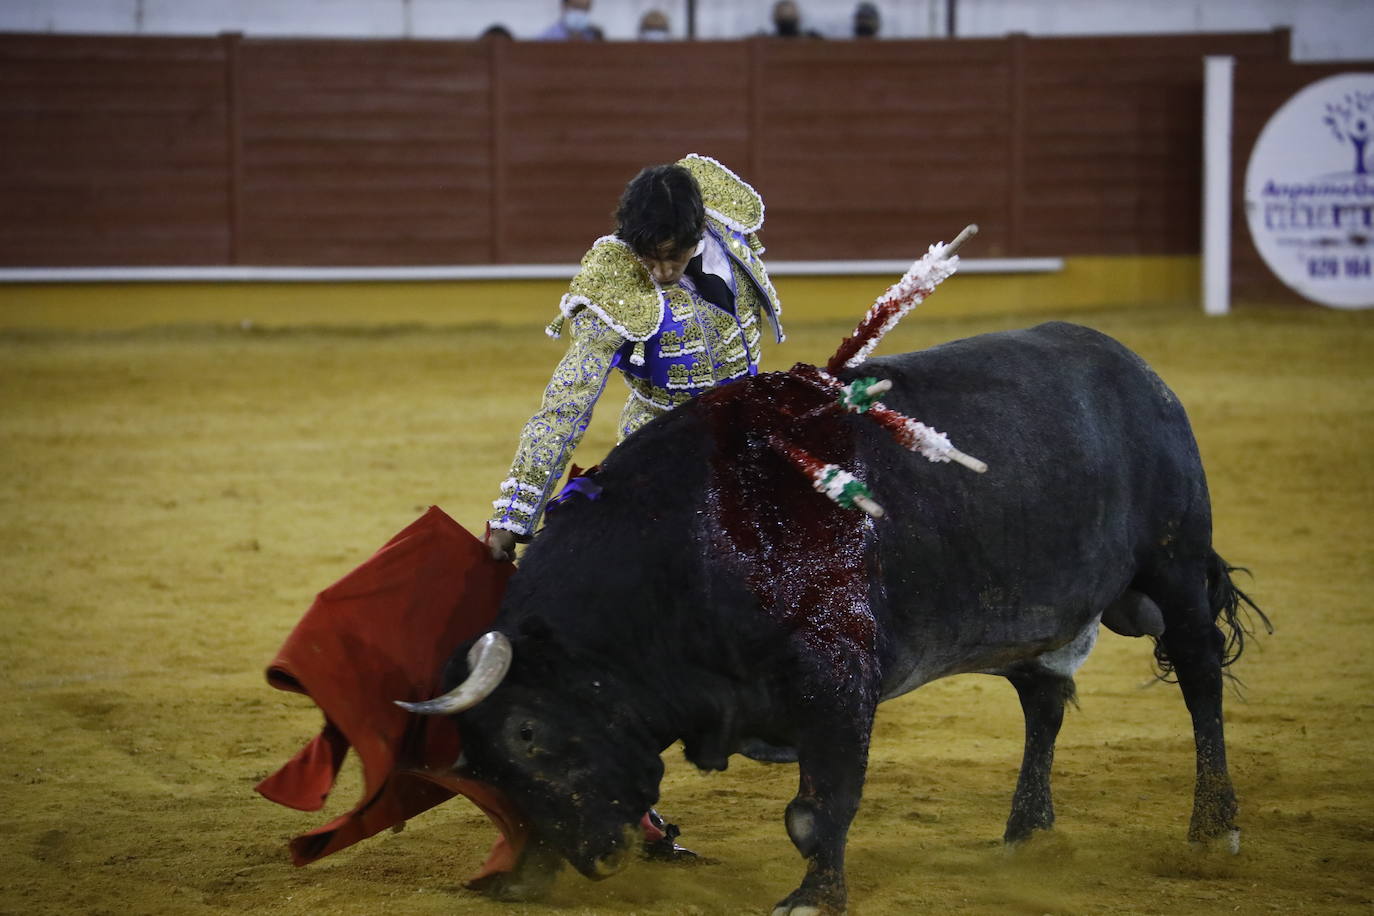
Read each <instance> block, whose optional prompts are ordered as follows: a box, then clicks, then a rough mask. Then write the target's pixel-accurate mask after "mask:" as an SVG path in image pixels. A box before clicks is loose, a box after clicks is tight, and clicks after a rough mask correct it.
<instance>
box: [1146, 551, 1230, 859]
mask: <svg viewBox="0 0 1374 916" xmlns="http://www.w3.org/2000/svg"><path fill="white" fill-rule="evenodd" d="M1140 584H1141V590H1142V591H1144V592H1145V593H1146V594H1147V595H1149V596H1150V597H1151V598H1152V599H1154V601H1155V603H1156V604H1158V605H1159V607H1160V610H1161V611H1162V612H1163V614H1164V633H1163V634H1162V635H1161V636H1160V637H1159V642H1158V648H1159V649H1160V650H1162V652H1157V655H1158V656H1159V659H1160V662H1161V665H1162V667H1163V668H1164V670H1165V671H1166V672H1167V671H1168V670H1170V669H1172V671H1173V674H1174V675H1175V676H1176V677H1177V678H1178V685H1179V688H1180V689H1181V690H1182V692H1183V701H1184V703H1186V704H1187V706H1188V714H1189V715H1190V716H1191V717H1192V720H1193V741H1194V744H1195V746H1196V749H1197V782H1196V784H1195V788H1194V793H1193V816H1192V820H1191V822H1190V823H1189V826H1188V839H1189V840H1190V841H1192V842H1195V843H1205V842H1208V841H1211V840H1215V839H1218V838H1224V839H1225V840H1226V842H1227V844H1228V845H1229V847H1230V848H1231V851H1232V852H1238V851H1239V850H1240V830H1239V829H1238V828H1237V826H1236V810H1237V806H1236V791H1235V788H1234V787H1233V786H1232V784H1231V776H1230V773H1229V772H1228V771H1227V768H1226V738H1225V735H1224V733H1223V727H1222V718H1221V694H1222V662H1223V656H1224V653H1225V649H1226V637H1225V635H1224V634H1223V633H1222V631H1221V630H1220V628H1218V626H1217V623H1216V620H1217V615H1218V611H1219V610H1220V609H1219V608H1214V607H1213V603H1212V601H1211V600H1210V598H1209V595H1208V588H1207V567H1206V564H1205V563H1196V564H1183V563H1179V564H1176V565H1175V566H1172V567H1170V569H1168V570H1167V571H1166V572H1164V573H1161V574H1157V575H1155V576H1153V577H1152V578H1151V579H1150V580H1149V581H1143V582H1141V583H1140Z"/></svg>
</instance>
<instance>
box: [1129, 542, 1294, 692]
mask: <svg viewBox="0 0 1374 916" xmlns="http://www.w3.org/2000/svg"><path fill="white" fill-rule="evenodd" d="M1233 572H1244V573H1248V572H1249V570H1248V569H1245V568H1244V567H1240V566H1229V565H1227V563H1226V561H1225V560H1223V559H1222V558H1221V557H1220V556H1219V555H1218V554H1217V552H1216V551H1212V555H1211V557H1209V558H1208V560H1207V603H1208V606H1209V607H1210V609H1211V612H1212V619H1213V620H1215V621H1216V626H1217V629H1216V631H1215V632H1216V638H1217V640H1218V641H1219V642H1220V643H1221V667H1222V668H1229V667H1230V666H1231V665H1232V664H1234V663H1235V661H1236V660H1237V659H1238V658H1240V656H1241V653H1242V652H1244V651H1245V640H1246V637H1249V636H1254V635H1255V630H1254V618H1253V617H1252V615H1251V612H1253V613H1254V616H1258V617H1259V619H1260V623H1261V624H1263V626H1264V630H1265V632H1266V633H1270V634H1272V633H1273V632H1274V625H1273V624H1272V623H1270V621H1269V618H1268V616H1266V615H1265V613H1264V611H1262V610H1260V608H1259V605H1257V604H1255V602H1254V601H1252V600H1251V599H1250V596H1249V595H1247V594H1245V592H1243V591H1241V590H1240V589H1239V588H1237V587H1236V584H1235V582H1234V581H1233V580H1232V578H1231V573H1233ZM1155 665H1156V666H1157V667H1158V669H1159V671H1158V674H1157V676H1158V677H1159V679H1160V680H1162V681H1170V682H1172V681H1174V680H1175V677H1174V664H1173V662H1172V661H1171V660H1170V659H1169V655H1168V653H1167V652H1166V651H1165V650H1164V644H1163V643H1162V642H1160V641H1159V639H1158V638H1156V639H1155ZM1228 676H1232V677H1233V675H1229V672H1228Z"/></svg>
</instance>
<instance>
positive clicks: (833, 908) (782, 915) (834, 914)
mask: <svg viewBox="0 0 1374 916" xmlns="http://www.w3.org/2000/svg"><path fill="white" fill-rule="evenodd" d="M844 911H845V903H844V897H843V894H841V895H840V897H839V899H830V900H823V899H820V898H819V897H818V896H817V894H816V892H815V891H807V890H804V889H798V890H795V891H793V892H792V893H791V894H789V895H788V896H787V897H786V898H785V899H784V900H783V901H782V902H781V903H779V904H778V905H777V906H775V907H773V916H844Z"/></svg>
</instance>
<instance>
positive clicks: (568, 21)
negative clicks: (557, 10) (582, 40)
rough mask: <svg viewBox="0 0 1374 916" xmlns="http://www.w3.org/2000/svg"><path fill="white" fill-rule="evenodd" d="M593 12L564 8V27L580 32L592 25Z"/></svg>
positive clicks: (570, 30)
mask: <svg viewBox="0 0 1374 916" xmlns="http://www.w3.org/2000/svg"><path fill="white" fill-rule="evenodd" d="M591 22H592V14H591V13H589V12H588V11H587V10H564V11H563V27H564V28H565V29H567V30H568V31H569V32H580V31H582V30H583V29H585V28H586V27H587V26H589V25H591Z"/></svg>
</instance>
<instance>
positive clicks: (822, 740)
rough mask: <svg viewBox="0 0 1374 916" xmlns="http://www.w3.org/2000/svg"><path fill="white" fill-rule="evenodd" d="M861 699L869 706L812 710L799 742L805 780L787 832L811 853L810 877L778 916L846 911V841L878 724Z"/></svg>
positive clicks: (784, 902) (784, 903) (808, 861)
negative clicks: (874, 728)
mask: <svg viewBox="0 0 1374 916" xmlns="http://www.w3.org/2000/svg"><path fill="white" fill-rule="evenodd" d="M830 699H831V700H832V701H833V700H836V699H838V698H836V697H834V695H833V694H832V695H831V697H830ZM856 705H862V707H863V708H845V709H842V710H841V709H834V708H829V709H826V710H825V711H824V712H822V711H821V710H815V709H812V710H808V711H807V718H806V719H805V720H804V721H805V722H806V725H805V730H804V731H803V734H802V736H801V738H800V740H799V741H798V747H797V753H798V765H799V770H800V778H801V785H800V788H799V789H798V791H797V796H796V798H794V799H792V801H791V802H790V803H789V804H788V806H787V815H786V824H787V835H788V836H789V837H791V838H792V843H793V845H795V846H796V847H797V851H798V852H800V853H801V854H802V856H803V857H804V858H805V859H806V877H805V878H804V879H802V883H801V886H800V887H798V888H797V889H796V890H795V891H793V892H792V893H790V894H788V895H787V897H785V898H784V899H783V900H782V901H781V902H779V903H778V905H777V906H776V907H775V908H774V910H773V916H815V914H837V913H843V912H844V911H845V903H846V891H845V879H844V849H845V842H846V839H847V837H848V834H849V824H850V822H851V821H852V820H853V819H854V814H855V813H856V812H857V811H858V810H859V799H860V798H861V797H862V795H863V784H864V772H865V770H866V769H867V766H868V741H869V734H870V732H871V731H872V727H873V708H874V704H873V703H871V702H868V701H864V702H863V703H862V704H856Z"/></svg>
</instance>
